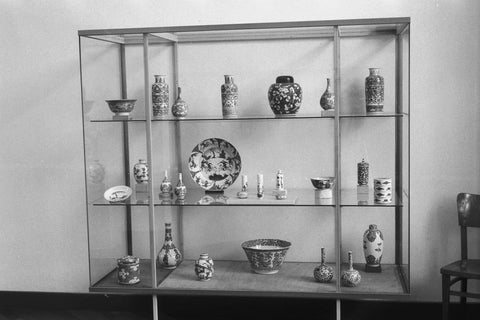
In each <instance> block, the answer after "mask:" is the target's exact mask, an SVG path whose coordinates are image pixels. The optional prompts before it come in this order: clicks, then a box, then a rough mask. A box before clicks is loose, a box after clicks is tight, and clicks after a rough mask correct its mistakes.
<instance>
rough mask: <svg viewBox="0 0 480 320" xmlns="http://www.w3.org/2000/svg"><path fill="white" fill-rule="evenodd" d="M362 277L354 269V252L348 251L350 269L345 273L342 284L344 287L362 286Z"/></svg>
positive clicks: (341, 278) (341, 280) (341, 279)
mask: <svg viewBox="0 0 480 320" xmlns="http://www.w3.org/2000/svg"><path fill="white" fill-rule="evenodd" d="M361 280H362V277H361V275H360V272H358V270H355V269H353V258H352V251H348V269H347V270H345V271H343V273H342V276H341V277H340V283H341V284H342V286H344V287H356V286H358V285H359V284H360V281H361Z"/></svg>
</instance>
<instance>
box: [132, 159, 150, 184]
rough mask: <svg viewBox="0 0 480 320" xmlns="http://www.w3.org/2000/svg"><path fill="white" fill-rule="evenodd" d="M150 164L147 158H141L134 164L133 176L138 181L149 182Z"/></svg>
mask: <svg viewBox="0 0 480 320" xmlns="http://www.w3.org/2000/svg"><path fill="white" fill-rule="evenodd" d="M148 174H149V173H148V164H147V160H145V159H139V160H138V162H137V163H136V164H135V165H134V166H133V177H134V178H135V181H136V182H137V183H147V182H148Z"/></svg>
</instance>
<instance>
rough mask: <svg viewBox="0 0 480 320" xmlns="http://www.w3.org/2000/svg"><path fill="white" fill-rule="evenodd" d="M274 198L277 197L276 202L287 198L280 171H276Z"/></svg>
mask: <svg viewBox="0 0 480 320" xmlns="http://www.w3.org/2000/svg"><path fill="white" fill-rule="evenodd" d="M275 196H276V197H277V200H283V199H286V198H287V189H285V182H284V176H283V172H282V170H278V172H277V183H276V189H275Z"/></svg>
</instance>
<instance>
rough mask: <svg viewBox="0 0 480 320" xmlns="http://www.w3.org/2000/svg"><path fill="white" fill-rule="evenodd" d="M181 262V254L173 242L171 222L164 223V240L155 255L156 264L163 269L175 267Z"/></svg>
mask: <svg viewBox="0 0 480 320" xmlns="http://www.w3.org/2000/svg"><path fill="white" fill-rule="evenodd" d="M181 262H182V254H181V253H180V250H178V249H177V247H176V246H175V244H174V243H173V238H172V224H171V223H170V222H166V223H165V241H164V243H163V246H162V248H161V249H160V251H159V252H158V255H157V264H158V265H159V266H160V267H162V268H164V269H175V268H176V267H177V266H178V265H179V264H180V263H181Z"/></svg>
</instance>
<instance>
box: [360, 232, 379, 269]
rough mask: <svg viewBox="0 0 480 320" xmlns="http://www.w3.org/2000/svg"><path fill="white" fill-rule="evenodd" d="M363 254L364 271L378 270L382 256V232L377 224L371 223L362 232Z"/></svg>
mask: <svg viewBox="0 0 480 320" xmlns="http://www.w3.org/2000/svg"><path fill="white" fill-rule="evenodd" d="M363 254H364V256H365V261H366V264H365V271H367V272H380V271H381V265H380V262H381V261H382V256H383V234H382V231H380V230H378V229H377V225H375V224H371V225H369V226H368V229H367V230H366V231H365V232H364V233H363Z"/></svg>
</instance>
